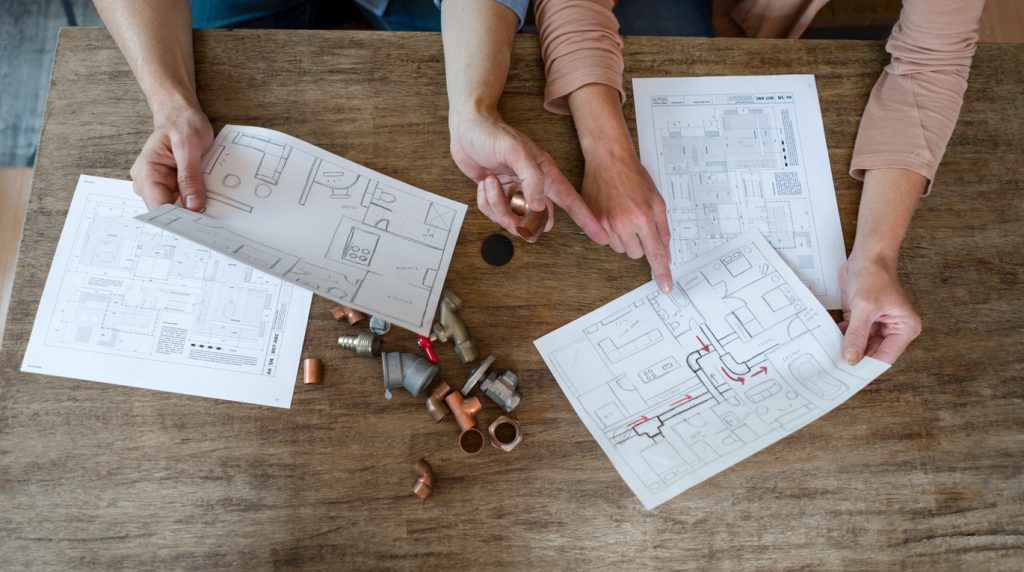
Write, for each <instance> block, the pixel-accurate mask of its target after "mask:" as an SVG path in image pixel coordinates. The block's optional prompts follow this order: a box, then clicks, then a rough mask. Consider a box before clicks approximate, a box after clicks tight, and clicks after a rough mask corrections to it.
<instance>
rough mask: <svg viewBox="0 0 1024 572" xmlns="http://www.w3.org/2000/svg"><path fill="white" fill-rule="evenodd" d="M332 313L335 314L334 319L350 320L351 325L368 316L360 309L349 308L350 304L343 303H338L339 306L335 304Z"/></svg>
mask: <svg viewBox="0 0 1024 572" xmlns="http://www.w3.org/2000/svg"><path fill="white" fill-rule="evenodd" d="M331 315H332V316H334V319H335V320H338V321H341V319H342V318H344V319H345V320H348V323H349V325H350V326H354V325H356V323H358V322H359V321H360V320H363V319H365V318H366V314H364V313H362V312H360V311H359V310H354V309H352V308H349V307H348V306H344V305H342V304H338V305H337V306H335V307H334V309H333V310H331Z"/></svg>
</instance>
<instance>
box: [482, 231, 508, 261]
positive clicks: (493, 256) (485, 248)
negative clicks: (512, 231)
mask: <svg viewBox="0 0 1024 572" xmlns="http://www.w3.org/2000/svg"><path fill="white" fill-rule="evenodd" d="M515 250H516V248H515V246H513V245H512V241H511V240H509V238H508V237H507V236H505V235H503V234H492V235H491V236H488V237H487V238H485V239H484V242H483V244H481V245H480V255H481V256H483V257H484V262H486V263H487V264H490V265H491V266H504V265H506V264H508V261H509V260H512V254H513V253H515Z"/></svg>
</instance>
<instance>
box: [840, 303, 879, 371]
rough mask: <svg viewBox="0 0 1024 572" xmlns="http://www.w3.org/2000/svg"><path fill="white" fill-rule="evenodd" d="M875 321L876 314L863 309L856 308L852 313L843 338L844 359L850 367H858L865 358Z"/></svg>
mask: <svg viewBox="0 0 1024 572" xmlns="http://www.w3.org/2000/svg"><path fill="white" fill-rule="evenodd" d="M874 321H875V313H874V311H873V310H869V309H867V308H863V307H854V308H853V309H852V310H851V312H850V320H849V322H848V323H847V326H846V334H845V335H844V336H843V359H844V360H845V361H846V363H848V364H850V365H856V364H857V362H859V361H860V360H861V358H863V357H864V350H865V349H866V348H867V346H868V337H869V335H870V334H871V324H873V323H874Z"/></svg>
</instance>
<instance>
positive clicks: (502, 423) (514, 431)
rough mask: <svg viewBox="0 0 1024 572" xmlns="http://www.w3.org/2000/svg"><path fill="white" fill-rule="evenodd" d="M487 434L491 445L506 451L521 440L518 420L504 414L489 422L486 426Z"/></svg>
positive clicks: (513, 447) (514, 446)
mask: <svg viewBox="0 0 1024 572" xmlns="http://www.w3.org/2000/svg"><path fill="white" fill-rule="evenodd" d="M487 434H488V435H489V436H490V437H491V446H492V447H494V448H496V449H501V450H502V451H505V452H506V453H508V452H509V451H511V450H512V449H515V448H516V445H518V444H519V443H521V442H522V441H523V430H522V428H520V427H519V421H516V420H515V419H512V418H511V417H505V416H504V415H503V416H501V417H499V418H497V419H495V420H494V422H493V423H491V425H490V426H489V427H488V428H487Z"/></svg>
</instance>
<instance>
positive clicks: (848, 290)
mask: <svg viewBox="0 0 1024 572" xmlns="http://www.w3.org/2000/svg"><path fill="white" fill-rule="evenodd" d="M839 283H840V285H841V290H842V300H843V321H842V322H840V324H839V329H840V330H841V331H842V332H843V359H844V360H846V362H847V363H849V364H850V365H854V364H856V363H857V362H859V361H860V360H861V359H862V358H863V357H864V356H870V357H873V358H875V359H877V360H880V361H883V362H885V363H888V364H890V365H891V364H892V363H894V362H895V361H896V359H897V358H899V357H900V355H901V354H902V353H903V351H904V350H905V349H907V346H908V345H910V342H912V341H913V340H914V338H916V337H917V336H918V335H920V333H921V318H920V317H919V316H918V315H917V312H916V311H914V307H913V305H911V303H910V299H909V298H907V294H906V292H904V290H903V287H902V286H901V285H900V280H899V277H898V276H897V274H896V265H895V263H886V262H878V261H873V260H867V259H863V258H859V257H858V256H857V255H856V253H855V254H854V255H853V256H851V257H850V259H849V260H848V261H847V262H846V263H845V264H843V266H842V268H841V269H840V270H839Z"/></svg>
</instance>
